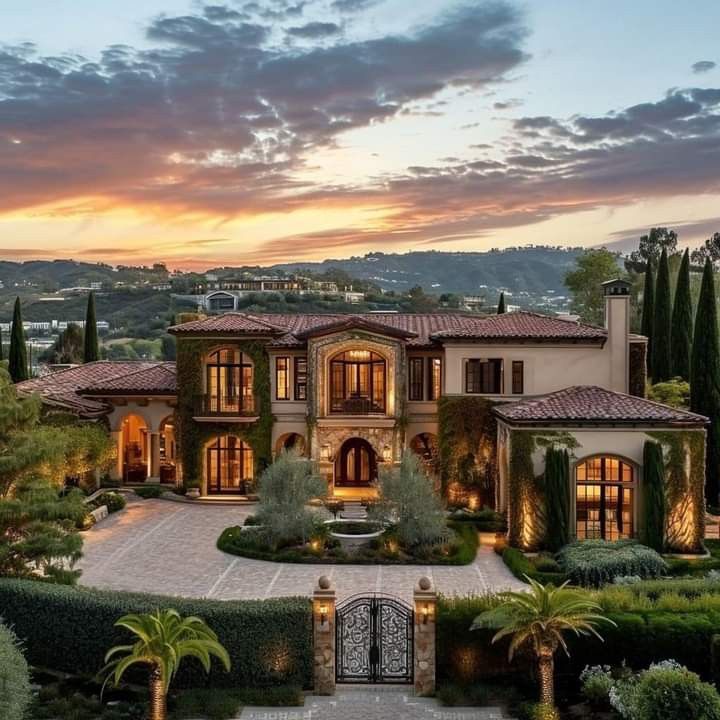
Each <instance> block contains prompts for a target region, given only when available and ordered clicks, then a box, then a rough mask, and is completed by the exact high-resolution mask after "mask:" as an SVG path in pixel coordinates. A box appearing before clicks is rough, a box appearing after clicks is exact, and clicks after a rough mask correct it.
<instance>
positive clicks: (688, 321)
mask: <svg viewBox="0 0 720 720" xmlns="http://www.w3.org/2000/svg"><path fill="white" fill-rule="evenodd" d="M670 347H671V350H672V374H673V377H681V378H682V379H683V380H689V379H690V350H691V348H692V298H691V296H690V251H689V250H687V249H686V250H685V253H684V254H683V258H682V262H681V263H680V270H679V272H678V279H677V285H676V286H675V302H674V303H673V313H672V335H671V338H670Z"/></svg>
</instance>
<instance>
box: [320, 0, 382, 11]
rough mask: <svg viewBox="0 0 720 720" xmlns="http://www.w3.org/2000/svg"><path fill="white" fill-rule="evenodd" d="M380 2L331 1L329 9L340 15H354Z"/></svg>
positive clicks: (368, 0)
mask: <svg viewBox="0 0 720 720" xmlns="http://www.w3.org/2000/svg"><path fill="white" fill-rule="evenodd" d="M381 1H382V0H333V2H332V3H331V7H332V8H333V10H337V11H338V12H341V13H356V12H361V11H362V10H367V9H368V8H370V7H372V6H373V5H378V4H379V3H380V2H381Z"/></svg>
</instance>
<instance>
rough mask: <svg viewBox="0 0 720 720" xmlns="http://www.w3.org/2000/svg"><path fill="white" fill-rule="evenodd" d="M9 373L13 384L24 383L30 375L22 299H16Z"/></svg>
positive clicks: (11, 332) (11, 333) (11, 331)
mask: <svg viewBox="0 0 720 720" xmlns="http://www.w3.org/2000/svg"><path fill="white" fill-rule="evenodd" d="M8 371H9V372H10V377H11V378H12V380H13V382H16V383H17V382H22V381H23V380H27V379H28V378H29V377H30V376H29V374H28V362H27V347H26V346H25V331H24V330H23V324H22V315H21V313H20V298H19V297H18V298H15V309H14V310H13V320H12V328H11V329H10V353H9V355H8Z"/></svg>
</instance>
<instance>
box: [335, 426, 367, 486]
mask: <svg viewBox="0 0 720 720" xmlns="http://www.w3.org/2000/svg"><path fill="white" fill-rule="evenodd" d="M377 464H378V457H377V453H376V452H375V450H374V448H373V447H372V445H371V444H370V443H369V442H368V441H367V440H365V439H364V438H361V437H352V438H348V439H347V440H346V441H345V442H344V443H343V444H342V446H341V447H340V450H339V452H338V454H337V457H336V459H335V485H336V486H339V487H369V486H370V485H372V484H373V483H374V482H375V481H376V480H377Z"/></svg>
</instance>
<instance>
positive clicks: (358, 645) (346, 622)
mask: <svg viewBox="0 0 720 720" xmlns="http://www.w3.org/2000/svg"><path fill="white" fill-rule="evenodd" d="M413 627H414V619H413V610H412V608H411V607H409V606H408V605H406V604H405V603H403V602H402V601H401V600H397V599H395V598H391V597H385V596H382V595H370V596H363V597H357V596H356V597H352V598H349V599H348V600H346V601H345V602H343V603H341V604H340V605H338V607H337V611H336V622H335V632H336V660H335V675H336V678H337V681H338V682H357V683H362V682H367V683H411V682H412V681H413Z"/></svg>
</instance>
